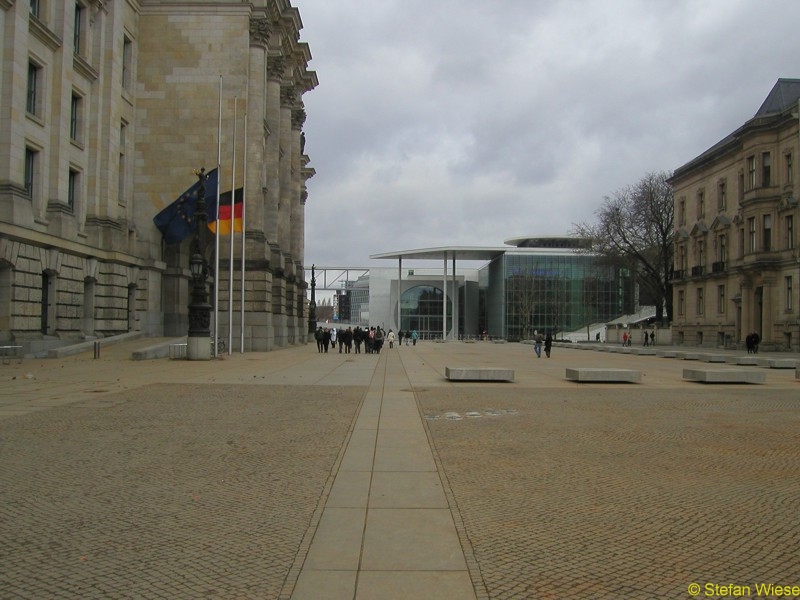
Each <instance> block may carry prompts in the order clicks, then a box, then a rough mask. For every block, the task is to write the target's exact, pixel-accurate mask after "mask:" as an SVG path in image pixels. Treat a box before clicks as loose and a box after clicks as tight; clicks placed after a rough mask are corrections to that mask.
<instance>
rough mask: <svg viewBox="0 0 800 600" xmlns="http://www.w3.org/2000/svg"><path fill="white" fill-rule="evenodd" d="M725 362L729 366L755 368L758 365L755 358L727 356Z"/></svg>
mask: <svg viewBox="0 0 800 600" xmlns="http://www.w3.org/2000/svg"><path fill="white" fill-rule="evenodd" d="M725 362H727V363H728V364H731V365H748V366H755V365H757V364H758V358H757V357H755V356H729V357H728V358H727V360H726V361H725Z"/></svg>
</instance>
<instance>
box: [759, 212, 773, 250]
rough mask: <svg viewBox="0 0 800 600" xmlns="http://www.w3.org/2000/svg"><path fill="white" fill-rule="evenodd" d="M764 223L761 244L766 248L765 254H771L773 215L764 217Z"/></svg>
mask: <svg viewBox="0 0 800 600" xmlns="http://www.w3.org/2000/svg"><path fill="white" fill-rule="evenodd" d="M762 223H763V227H762V230H761V233H762V237H761V242H762V244H763V247H764V252H769V251H770V250H772V215H764V217H763V219H762Z"/></svg>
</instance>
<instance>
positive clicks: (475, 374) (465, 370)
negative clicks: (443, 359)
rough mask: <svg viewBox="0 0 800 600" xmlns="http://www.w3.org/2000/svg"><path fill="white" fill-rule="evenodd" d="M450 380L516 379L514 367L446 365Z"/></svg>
mask: <svg viewBox="0 0 800 600" xmlns="http://www.w3.org/2000/svg"><path fill="white" fill-rule="evenodd" d="M444 375H445V377H446V378H447V379H449V380H450V381H514V369H498V368H495V367H482V368H481V367H445V368H444Z"/></svg>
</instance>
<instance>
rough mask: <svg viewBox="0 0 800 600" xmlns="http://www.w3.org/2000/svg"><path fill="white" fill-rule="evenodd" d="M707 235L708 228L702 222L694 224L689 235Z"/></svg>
mask: <svg viewBox="0 0 800 600" xmlns="http://www.w3.org/2000/svg"><path fill="white" fill-rule="evenodd" d="M707 233H708V227H706V224H705V223H703V222H702V221H698V222H697V223H695V224H694V227H692V234H691V235H692V236H696V235H705V234H707Z"/></svg>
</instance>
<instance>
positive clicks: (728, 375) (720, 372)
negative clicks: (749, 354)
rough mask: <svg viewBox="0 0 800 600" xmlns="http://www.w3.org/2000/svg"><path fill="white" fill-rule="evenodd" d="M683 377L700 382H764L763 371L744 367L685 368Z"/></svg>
mask: <svg viewBox="0 0 800 600" xmlns="http://www.w3.org/2000/svg"><path fill="white" fill-rule="evenodd" d="M683 378H684V379H685V380H687V381H696V382H698V383H764V382H765V381H766V375H765V374H764V372H763V371H752V370H751V371H747V370H743V369H684V370H683Z"/></svg>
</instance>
